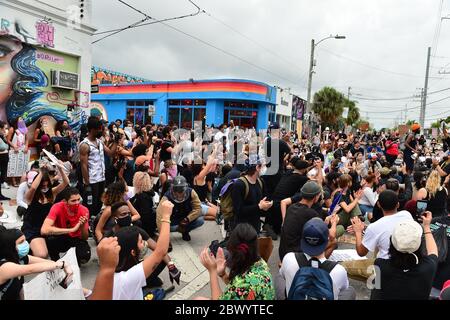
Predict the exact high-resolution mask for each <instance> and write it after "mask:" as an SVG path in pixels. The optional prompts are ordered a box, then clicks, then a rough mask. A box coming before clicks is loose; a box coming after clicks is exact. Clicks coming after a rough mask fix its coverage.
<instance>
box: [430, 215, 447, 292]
mask: <svg viewBox="0 0 450 320" xmlns="http://www.w3.org/2000/svg"><path fill="white" fill-rule="evenodd" d="M442 225H446V226H447V241H448V248H450V216H445V217H439V218H436V219H433V221H432V223H431V229H432V230H435V229H438V228H439V227H441V226H442ZM449 279H450V253H447V259H446V260H445V261H444V262H442V263H439V264H438V269H437V271H436V276H435V277H434V280H433V287H434V288H436V289H439V290H441V289H442V286H443V285H444V283H445V282H446V281H447V280H449Z"/></svg>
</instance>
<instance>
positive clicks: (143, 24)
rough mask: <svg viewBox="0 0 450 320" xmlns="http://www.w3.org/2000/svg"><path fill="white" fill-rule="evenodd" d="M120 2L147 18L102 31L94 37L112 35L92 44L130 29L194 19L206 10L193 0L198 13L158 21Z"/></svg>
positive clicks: (190, 0) (120, 0)
mask: <svg viewBox="0 0 450 320" xmlns="http://www.w3.org/2000/svg"><path fill="white" fill-rule="evenodd" d="M118 1H119V2H120V3H122V4H123V5H125V6H127V7H129V8H131V9H133V10H135V11H137V12H139V13H140V14H143V15H144V16H145V19H142V20H140V21H138V22H135V23H133V24H131V25H129V26H126V27H124V28H119V29H112V30H107V31H102V32H98V33H95V34H94V35H101V34H106V33H110V34H109V35H107V36H105V37H103V38H100V39H98V40H95V41H94V42H92V44H95V43H98V42H100V41H102V40H104V39H106V38H109V37H111V36H113V35H116V34H118V33H120V32H122V31H125V30H128V29H133V28H138V27H143V26H148V25H151V24H155V23H162V22H166V21H171V20H180V19H184V18H188V17H194V16H197V15H199V14H201V13H204V10H202V9H201V8H200V7H199V6H198V5H196V4H195V3H194V2H193V1H192V0H188V1H189V2H190V3H191V4H192V5H193V6H195V7H196V9H197V11H196V12H194V13H191V14H185V15H182V16H177V17H172V18H165V19H161V20H158V19H154V18H152V17H150V16H149V15H147V14H144V13H143V12H142V11H141V10H139V9H136V8H134V7H133V6H131V5H129V4H128V3H126V2H124V1H122V0H118ZM147 20H155V21H152V22H148V23H145V21H147Z"/></svg>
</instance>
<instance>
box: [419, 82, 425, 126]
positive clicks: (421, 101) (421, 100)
mask: <svg viewBox="0 0 450 320" xmlns="http://www.w3.org/2000/svg"><path fill="white" fill-rule="evenodd" d="M423 92H424V89H423V88H422V89H420V115H419V123H420V125H421V126H422V129H423V125H422V123H423V122H422V119H424V116H423V110H424V108H423Z"/></svg>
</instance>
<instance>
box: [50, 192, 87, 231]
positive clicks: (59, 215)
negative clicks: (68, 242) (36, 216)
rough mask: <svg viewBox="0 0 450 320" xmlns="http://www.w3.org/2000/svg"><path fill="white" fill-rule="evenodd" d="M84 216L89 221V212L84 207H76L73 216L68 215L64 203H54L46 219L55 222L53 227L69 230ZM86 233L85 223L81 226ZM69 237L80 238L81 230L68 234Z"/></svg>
mask: <svg viewBox="0 0 450 320" xmlns="http://www.w3.org/2000/svg"><path fill="white" fill-rule="evenodd" d="M81 216H85V217H86V218H87V219H88V220H89V210H88V208H86V207H85V206H83V205H81V204H80V206H79V207H78V212H77V213H76V214H74V215H71V214H69V210H68V208H67V204H66V203H65V202H64V201H61V202H58V203H55V204H54V205H53V206H52V208H51V209H50V212H49V214H48V216H47V218H48V219H50V220H53V221H55V225H54V226H55V227H57V228H61V229H70V228H73V227H75V226H76V225H77V223H78V222H79V221H80V217H81ZM83 227H84V228H85V229H86V231H88V228H89V224H88V223H87V222H86V223H85V224H84V226H83ZM69 237H72V238H81V230H80V229H79V230H78V231H77V232H71V233H69Z"/></svg>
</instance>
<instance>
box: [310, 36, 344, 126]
mask: <svg viewBox="0 0 450 320" xmlns="http://www.w3.org/2000/svg"><path fill="white" fill-rule="evenodd" d="M331 38H334V39H345V36H340V35H335V36H333V35H330V36H328V37H326V38H323V39H322V40H320V41H319V42H317V43H315V41H314V39H312V40H311V58H310V61H309V78H308V96H307V100H308V101H307V104H306V114H308V115H309V117H308V119H307V121H306V124H307V125H308V129H309V130H310V129H311V126H310V125H311V123H312V121H311V120H312V119H311V118H312V114H311V113H312V112H311V111H312V108H311V84H312V77H313V73H314V67H315V64H314V50H315V48H316V47H317V46H318V45H319V43H321V42H322V41H325V40H327V39H331Z"/></svg>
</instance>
